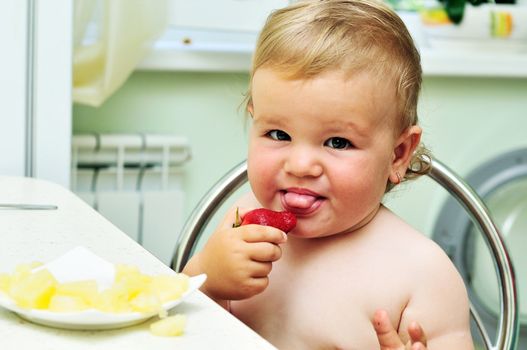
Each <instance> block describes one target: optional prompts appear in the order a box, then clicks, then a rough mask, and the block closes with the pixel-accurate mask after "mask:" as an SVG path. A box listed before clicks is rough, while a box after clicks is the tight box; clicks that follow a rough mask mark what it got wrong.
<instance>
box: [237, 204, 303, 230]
mask: <svg viewBox="0 0 527 350" xmlns="http://www.w3.org/2000/svg"><path fill="white" fill-rule="evenodd" d="M249 224H256V225H263V226H272V227H276V228H277V229H279V230H282V231H284V232H285V233H288V232H289V231H291V230H292V229H294V228H295V226H296V217H295V215H294V214H293V213H291V212H289V211H273V210H269V209H265V208H258V209H254V210H251V211H250V212H248V213H247V214H245V216H244V217H243V221H242V222H241V224H240V225H238V226H243V225H249Z"/></svg>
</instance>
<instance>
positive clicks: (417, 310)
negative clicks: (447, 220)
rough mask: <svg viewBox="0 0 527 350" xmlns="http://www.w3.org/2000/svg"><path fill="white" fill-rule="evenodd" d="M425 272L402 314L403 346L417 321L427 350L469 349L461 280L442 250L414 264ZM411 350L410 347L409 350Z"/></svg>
mask: <svg viewBox="0 0 527 350" xmlns="http://www.w3.org/2000/svg"><path fill="white" fill-rule="evenodd" d="M416 264H420V265H421V271H423V272H425V273H423V274H421V275H420V276H419V277H417V278H416V283H415V286H414V287H413V292H412V297H411V299H410V301H409V303H408V305H407V306H406V308H405V310H404V311H403V313H402V317H401V320H400V323H399V335H401V338H402V341H403V342H404V343H406V342H407V341H408V340H409V338H412V337H411V336H409V330H410V329H412V328H415V323H416V322H417V323H418V325H419V326H420V327H422V332H424V335H425V339H426V342H425V344H426V346H427V349H429V350H443V349H456V350H457V349H459V350H472V349H474V345H473V342H472V337H471V334H470V312H469V302H468V296H467V293H466V289H465V285H464V283H463V280H462V279H461V277H460V276H459V274H458V273H457V271H456V269H455V267H454V265H453V264H452V263H451V262H450V260H449V259H448V257H447V256H446V255H445V254H444V253H443V251H442V250H440V249H439V248H437V249H436V250H434V251H430V252H429V254H428V256H427V258H423V259H422V260H421V261H416ZM412 349H414V348H412Z"/></svg>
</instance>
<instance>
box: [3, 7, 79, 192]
mask: <svg viewBox="0 0 527 350" xmlns="http://www.w3.org/2000/svg"><path fill="white" fill-rule="evenodd" d="M72 16H73V2H72V0H51V1H43V0H2V2H1V3H0V45H1V53H0V77H1V78H0V175H15V176H31V177H37V178H42V179H46V180H50V181H53V182H56V183H59V184H61V185H63V186H66V187H69V181H70V179H69V173H70V147H71V146H70V143H71V67H72V63H71V62H72V59H71V57H72V33H73V30H72Z"/></svg>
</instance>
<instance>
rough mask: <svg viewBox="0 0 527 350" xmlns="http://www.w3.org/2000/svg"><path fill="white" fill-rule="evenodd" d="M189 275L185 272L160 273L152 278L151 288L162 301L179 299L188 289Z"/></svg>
mask: <svg viewBox="0 0 527 350" xmlns="http://www.w3.org/2000/svg"><path fill="white" fill-rule="evenodd" d="M188 285H189V277H188V276H187V275H185V274H182V273H178V274H176V275H159V276H154V277H153V278H152V283H151V285H150V290H151V292H152V293H154V294H156V295H157V296H158V298H159V300H161V303H166V302H167V301H172V300H177V299H179V298H181V295H183V293H185V292H186V291H187V289H188Z"/></svg>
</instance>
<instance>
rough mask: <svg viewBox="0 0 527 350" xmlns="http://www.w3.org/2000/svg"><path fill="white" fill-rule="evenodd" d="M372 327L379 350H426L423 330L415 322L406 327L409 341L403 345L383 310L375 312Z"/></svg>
mask: <svg viewBox="0 0 527 350" xmlns="http://www.w3.org/2000/svg"><path fill="white" fill-rule="evenodd" d="M372 322H373V327H374V328H375V332H376V333H377V339H378V340H379V345H380V347H381V350H426V349H427V348H426V337H425V334H424V332H423V329H422V328H421V326H420V325H419V324H418V323H417V322H412V323H411V324H410V326H409V327H408V334H409V335H410V340H409V341H408V342H407V343H406V344H403V342H402V340H401V338H400V337H399V334H397V331H396V330H395V328H393V325H392V323H391V322H390V318H389V317H388V314H387V313H386V311H384V310H377V311H376V312H375V315H374V316H373V321H372Z"/></svg>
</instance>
